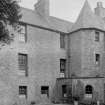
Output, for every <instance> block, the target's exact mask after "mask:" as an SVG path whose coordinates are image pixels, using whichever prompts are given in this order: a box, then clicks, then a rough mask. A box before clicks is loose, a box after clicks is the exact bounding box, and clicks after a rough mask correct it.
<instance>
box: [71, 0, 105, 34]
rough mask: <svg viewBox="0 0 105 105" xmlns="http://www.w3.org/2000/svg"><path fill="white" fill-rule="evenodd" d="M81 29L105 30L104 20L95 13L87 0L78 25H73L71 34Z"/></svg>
mask: <svg viewBox="0 0 105 105" xmlns="http://www.w3.org/2000/svg"><path fill="white" fill-rule="evenodd" d="M81 28H97V29H101V30H104V27H103V20H102V19H101V18H100V17H98V16H96V15H95V14H94V13H93V11H92V10H91V8H90V5H89V3H88V1H87V0H86V1H85V3H84V6H83V8H82V10H81V12H80V14H79V16H78V19H77V21H76V23H75V24H74V25H73V27H72V29H71V32H73V31H76V30H78V29H81Z"/></svg>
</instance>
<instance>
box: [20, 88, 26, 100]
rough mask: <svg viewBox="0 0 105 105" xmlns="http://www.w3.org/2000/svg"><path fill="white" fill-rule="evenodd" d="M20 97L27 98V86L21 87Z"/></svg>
mask: <svg viewBox="0 0 105 105" xmlns="http://www.w3.org/2000/svg"><path fill="white" fill-rule="evenodd" d="M19 96H22V97H25V98H27V86H19Z"/></svg>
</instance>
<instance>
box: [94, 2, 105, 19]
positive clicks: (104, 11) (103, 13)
mask: <svg viewBox="0 0 105 105" xmlns="http://www.w3.org/2000/svg"><path fill="white" fill-rule="evenodd" d="M95 14H96V15H98V16H100V17H102V18H104V17H105V8H104V7H103V4H102V2H97V7H96V8H95Z"/></svg>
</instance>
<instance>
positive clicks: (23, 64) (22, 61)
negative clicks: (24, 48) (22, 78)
mask: <svg viewBox="0 0 105 105" xmlns="http://www.w3.org/2000/svg"><path fill="white" fill-rule="evenodd" d="M18 62H19V70H22V71H24V73H25V75H26V76H27V75H28V71H27V64H28V58H27V54H22V53H19V54H18Z"/></svg>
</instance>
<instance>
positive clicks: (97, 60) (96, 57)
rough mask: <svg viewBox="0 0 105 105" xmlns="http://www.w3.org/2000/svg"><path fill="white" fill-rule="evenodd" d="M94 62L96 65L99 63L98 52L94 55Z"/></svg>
mask: <svg viewBox="0 0 105 105" xmlns="http://www.w3.org/2000/svg"><path fill="white" fill-rule="evenodd" d="M95 62H96V65H99V64H100V54H96V55H95Z"/></svg>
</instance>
